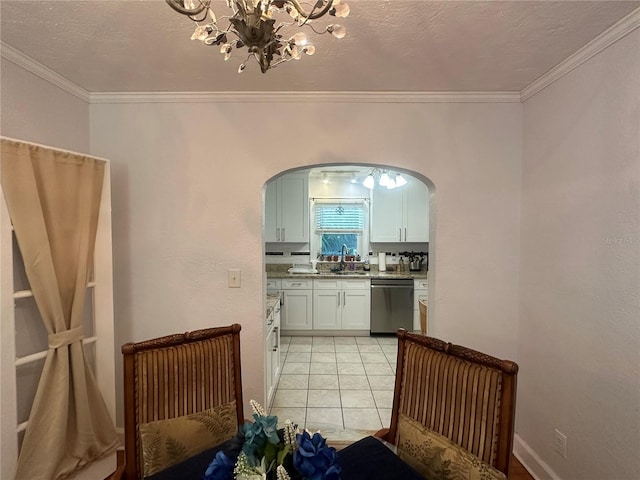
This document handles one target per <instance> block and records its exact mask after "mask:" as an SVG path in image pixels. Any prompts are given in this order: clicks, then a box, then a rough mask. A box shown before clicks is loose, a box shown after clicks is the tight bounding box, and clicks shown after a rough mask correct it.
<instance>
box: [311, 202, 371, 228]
mask: <svg viewBox="0 0 640 480" xmlns="http://www.w3.org/2000/svg"><path fill="white" fill-rule="evenodd" d="M362 207H363V206H362V203H349V204H342V203H317V204H316V205H315V214H316V215H315V217H316V231H317V232H362V230H363V229H364V211H363V208H362Z"/></svg>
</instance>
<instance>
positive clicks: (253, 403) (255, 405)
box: [249, 400, 267, 417]
mask: <svg viewBox="0 0 640 480" xmlns="http://www.w3.org/2000/svg"><path fill="white" fill-rule="evenodd" d="M249 404H250V405H251V408H252V409H253V413H255V414H256V415H259V416H261V417H266V416H267V412H266V411H265V409H264V408H262V405H260V404H259V403H258V402H256V401H255V400H249Z"/></svg>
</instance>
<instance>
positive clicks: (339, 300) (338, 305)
mask: <svg viewBox="0 0 640 480" xmlns="http://www.w3.org/2000/svg"><path fill="white" fill-rule="evenodd" d="M338 306H340V292H338Z"/></svg>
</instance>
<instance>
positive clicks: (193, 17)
mask: <svg viewBox="0 0 640 480" xmlns="http://www.w3.org/2000/svg"><path fill="white" fill-rule="evenodd" d="M201 13H202V17H199V18H197V17H196V16H195V15H187V17H189V18H190V19H191V20H193V21H194V22H196V23H198V22H206V20H207V13H208V12H206V11H205V12H201Z"/></svg>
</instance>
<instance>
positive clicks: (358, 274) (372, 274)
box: [267, 270, 427, 279]
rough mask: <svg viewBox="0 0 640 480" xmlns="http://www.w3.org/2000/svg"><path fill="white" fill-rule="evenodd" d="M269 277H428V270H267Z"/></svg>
mask: <svg viewBox="0 0 640 480" xmlns="http://www.w3.org/2000/svg"><path fill="white" fill-rule="evenodd" d="M267 278H418V279H422V278H427V271H425V270H421V271H419V272H408V271H405V272H379V271H377V270H375V271H374V270H371V271H369V272H365V271H363V270H356V271H355V272H352V271H350V270H343V271H342V272H341V273H334V272H319V273H288V272H286V271H284V272H267Z"/></svg>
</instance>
